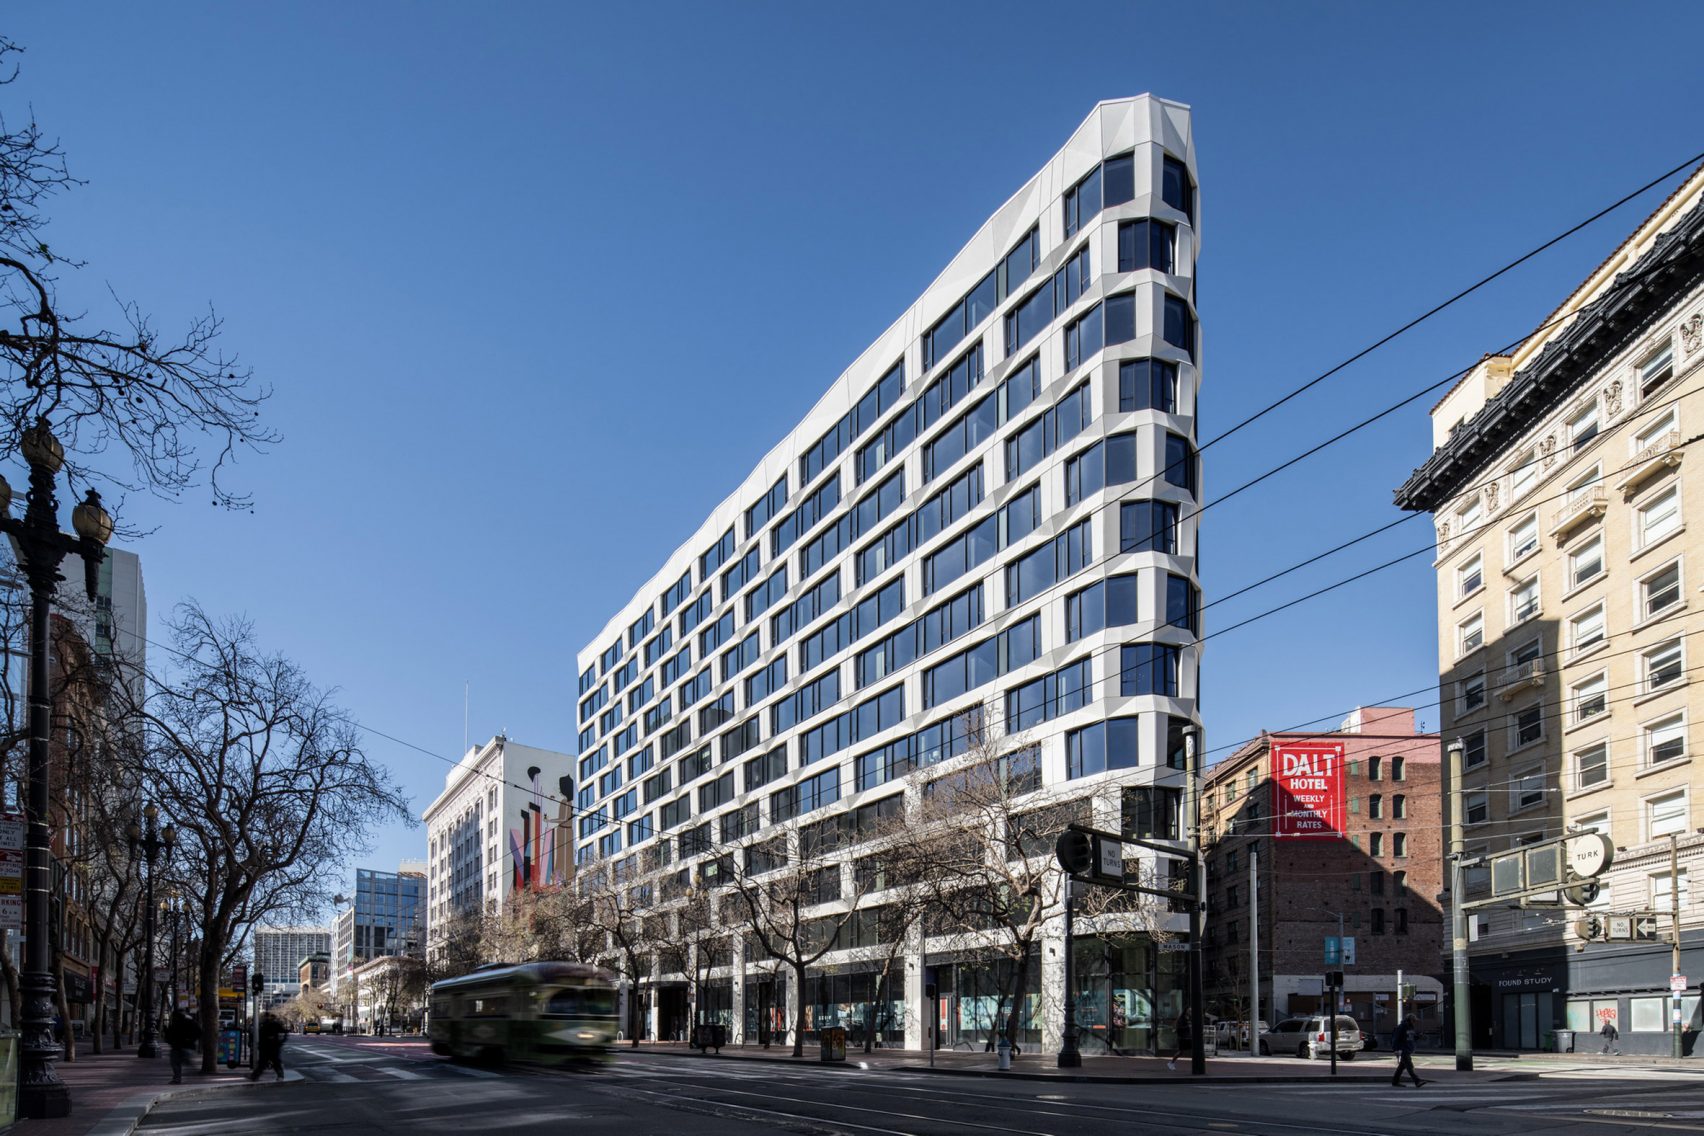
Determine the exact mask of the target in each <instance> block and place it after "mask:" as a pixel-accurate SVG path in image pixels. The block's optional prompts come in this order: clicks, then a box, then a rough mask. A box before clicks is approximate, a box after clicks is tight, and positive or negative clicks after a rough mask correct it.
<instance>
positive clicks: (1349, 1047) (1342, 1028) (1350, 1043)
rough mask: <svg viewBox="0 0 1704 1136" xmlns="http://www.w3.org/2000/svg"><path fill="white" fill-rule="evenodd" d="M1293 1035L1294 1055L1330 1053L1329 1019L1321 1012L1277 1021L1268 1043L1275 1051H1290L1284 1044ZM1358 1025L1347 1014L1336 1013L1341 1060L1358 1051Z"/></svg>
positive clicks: (1359, 1035) (1352, 1056)
mask: <svg viewBox="0 0 1704 1136" xmlns="http://www.w3.org/2000/svg"><path fill="white" fill-rule="evenodd" d="M1292 1038H1293V1039H1294V1044H1295V1054H1296V1056H1297V1057H1306V1058H1308V1059H1309V1060H1312V1059H1314V1058H1318V1057H1328V1056H1330V1054H1331V1042H1332V1037H1331V1020H1330V1018H1328V1017H1326V1016H1324V1015H1316V1016H1314V1017H1311V1018H1291V1019H1290V1020H1289V1021H1284V1022H1279V1023H1278V1025H1277V1026H1276V1027H1275V1028H1274V1029H1273V1031H1272V1035H1271V1040H1270V1042H1269V1044H1270V1045H1271V1049H1272V1050H1274V1051H1276V1052H1278V1053H1286V1052H1289V1049H1288V1048H1287V1047H1288V1046H1289V1045H1290V1042H1291V1039H1292ZM1361 1046H1362V1038H1361V1027H1360V1026H1359V1025H1358V1024H1356V1021H1355V1019H1354V1018H1351V1017H1350V1016H1349V1015H1348V1014H1338V1015H1337V1058H1338V1060H1340V1061H1353V1060H1355V1054H1357V1053H1359V1052H1361Z"/></svg>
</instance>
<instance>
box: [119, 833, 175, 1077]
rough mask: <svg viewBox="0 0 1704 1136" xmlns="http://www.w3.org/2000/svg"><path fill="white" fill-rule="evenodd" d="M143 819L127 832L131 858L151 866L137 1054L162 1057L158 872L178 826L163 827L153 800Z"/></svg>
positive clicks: (145, 909)
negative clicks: (157, 1037) (157, 1035)
mask: <svg viewBox="0 0 1704 1136" xmlns="http://www.w3.org/2000/svg"><path fill="white" fill-rule="evenodd" d="M142 820H143V823H142V824H137V823H136V822H135V821H134V820H132V821H131V822H130V824H129V825H128V826H127V827H126V829H125V835H127V836H129V837H130V858H131V859H132V860H136V859H137V854H138V853H140V854H141V860H142V861H143V862H145V863H146V864H147V868H148V874H147V877H146V887H147V889H148V892H147V898H146V899H144V900H143V903H144V905H145V906H144V907H143V909H142V942H143V947H142V950H143V962H142V981H141V982H140V983H139V984H138V985H137V995H136V996H137V1001H139V1002H141V1003H142V1005H143V1006H144V1007H146V1009H144V1010H143V1012H142V1041H141V1042H140V1043H139V1044H138V1045H137V1046H136V1056H138V1057H158V1056H159V1055H160V1049H159V1046H157V1045H156V1044H154V876H155V874H156V866H157V864H158V863H159V861H160V860H161V859H170V858H171V855H172V849H173V848H174V847H175V846H176V845H177V829H175V828H173V827H172V826H171V825H169V824H168V825H166V827H165V829H164V830H163V831H162V830H161V829H160V827H159V822H160V809H159V806H158V805H155V804H154V803H153V802H149V803H148V804H147V805H146V806H145V807H144V808H143V809H142Z"/></svg>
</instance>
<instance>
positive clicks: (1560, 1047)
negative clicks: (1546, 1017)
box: [1556, 1029, 1574, 1053]
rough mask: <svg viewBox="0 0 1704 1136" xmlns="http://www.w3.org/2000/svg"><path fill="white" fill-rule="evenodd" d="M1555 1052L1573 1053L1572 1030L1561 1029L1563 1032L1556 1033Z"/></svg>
mask: <svg viewBox="0 0 1704 1136" xmlns="http://www.w3.org/2000/svg"><path fill="white" fill-rule="evenodd" d="M1556 1052H1558V1053H1572V1052H1574V1031H1573V1030H1567V1029H1563V1030H1557V1031H1556Z"/></svg>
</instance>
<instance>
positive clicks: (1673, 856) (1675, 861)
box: [1669, 832, 1683, 1058]
mask: <svg viewBox="0 0 1704 1136" xmlns="http://www.w3.org/2000/svg"><path fill="white" fill-rule="evenodd" d="M1669 973H1670V974H1672V975H1676V976H1678V975H1679V974H1680V837H1679V835H1678V834H1676V833H1673V832H1671V833H1669ZM1669 986H1670V991H1669V998H1670V999H1671V1000H1672V1002H1673V1004H1674V1010H1673V1013H1672V1014H1671V1015H1670V1016H1671V1017H1672V1018H1673V1019H1674V1025H1673V1026H1672V1027H1671V1032H1673V1034H1674V1056H1675V1057H1677V1058H1678V1057H1679V1056H1680V1055H1681V1050H1682V1048H1683V1046H1682V1045H1681V1039H1680V1029H1681V1023H1680V1007H1681V993H1682V992H1681V991H1679V990H1676V989H1673V987H1674V983H1672V982H1671V983H1669Z"/></svg>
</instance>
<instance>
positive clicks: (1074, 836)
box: [1053, 828, 1095, 876]
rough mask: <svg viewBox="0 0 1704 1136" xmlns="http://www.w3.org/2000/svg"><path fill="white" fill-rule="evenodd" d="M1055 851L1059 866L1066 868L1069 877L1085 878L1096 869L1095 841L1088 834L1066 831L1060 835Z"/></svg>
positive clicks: (1054, 846) (1073, 830) (1054, 847)
mask: <svg viewBox="0 0 1704 1136" xmlns="http://www.w3.org/2000/svg"><path fill="white" fill-rule="evenodd" d="M1053 851H1054V854H1055V855H1057V856H1058V857H1059V866H1060V867H1061V868H1064V869H1065V871H1066V874H1068V875H1073V876H1084V875H1087V874H1088V873H1089V869H1091V868H1093V867H1094V863H1095V848H1094V841H1093V840H1091V839H1090V838H1089V834H1088V833H1086V832H1078V831H1076V830H1075V829H1069V828H1068V829H1066V830H1065V831H1064V832H1061V833H1060V834H1059V839H1058V841H1057V842H1056V843H1055V844H1054V845H1053Z"/></svg>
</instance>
